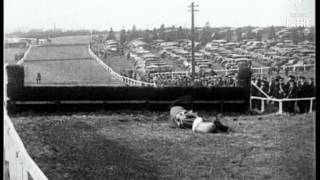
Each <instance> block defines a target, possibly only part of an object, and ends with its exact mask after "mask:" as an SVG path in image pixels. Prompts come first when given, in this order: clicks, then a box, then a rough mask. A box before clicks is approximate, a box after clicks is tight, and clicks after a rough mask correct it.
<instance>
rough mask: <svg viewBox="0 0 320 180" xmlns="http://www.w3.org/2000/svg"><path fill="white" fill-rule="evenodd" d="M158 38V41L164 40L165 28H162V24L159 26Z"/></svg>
mask: <svg viewBox="0 0 320 180" xmlns="http://www.w3.org/2000/svg"><path fill="white" fill-rule="evenodd" d="M159 38H160V39H165V26H164V24H161V26H160V29H159Z"/></svg>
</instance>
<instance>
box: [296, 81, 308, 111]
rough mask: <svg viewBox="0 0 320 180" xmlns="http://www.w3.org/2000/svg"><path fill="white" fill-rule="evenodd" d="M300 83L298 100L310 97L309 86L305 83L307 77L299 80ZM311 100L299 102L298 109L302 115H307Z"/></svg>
mask: <svg viewBox="0 0 320 180" xmlns="http://www.w3.org/2000/svg"><path fill="white" fill-rule="evenodd" d="M299 80H300V82H299V83H298V98H305V97H308V89H309V87H308V84H307V83H306V82H305V77H303V76H302V77H300V78H299ZM309 103H310V102H309V100H300V101H298V107H299V110H300V113H307V112H308V108H309Z"/></svg>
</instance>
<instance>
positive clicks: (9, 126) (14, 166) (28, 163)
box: [3, 64, 48, 180]
mask: <svg viewBox="0 0 320 180" xmlns="http://www.w3.org/2000/svg"><path fill="white" fill-rule="evenodd" d="M7 65H8V64H5V65H4V71H3V72H4V91H3V93H4V94H3V97H4V109H3V112H4V116H3V117H4V118H3V120H4V123H3V125H4V127H3V130H4V134H3V135H4V152H3V153H4V154H3V155H4V179H5V180H26V179H28V180H30V179H33V180H48V178H47V177H46V176H45V175H44V173H43V172H42V171H41V169H40V168H39V167H38V166H37V164H36V163H35V162H34V161H33V160H32V158H31V157H30V156H29V154H28V152H27V151H26V149H25V147H24V145H23V143H22V141H21V139H20V137H19V135H18V133H17V131H16V130H15V128H14V125H13V123H12V121H11V119H10V117H9V116H8V114H7V101H8V100H9V98H8V97H7V82H8V77H7V73H6V71H5V70H6V66H7Z"/></svg>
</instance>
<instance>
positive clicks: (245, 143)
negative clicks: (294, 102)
mask: <svg viewBox="0 0 320 180" xmlns="http://www.w3.org/2000/svg"><path fill="white" fill-rule="evenodd" d="M199 115H202V116H203V117H204V118H205V119H211V118H212V117H213V115H214V112H199ZM167 118H168V114H167V113H161V112H125V113H124V112H100V113H91V114H88V113H87V114H85V113H75V114H72V113H70V114H60V115H57V114H55V115H50V114H33V113H24V114H16V115H15V116H13V117H12V120H13V122H14V124H15V127H16V129H17V131H18V133H19V135H20V136H21V138H22V140H23V142H24V144H25V146H26V148H27V150H28V152H29V153H30V154H31V156H32V158H33V159H34V160H35V161H36V163H37V164H38V165H39V166H40V168H41V169H42V170H43V171H44V173H45V174H46V175H47V176H48V178H49V179H52V180H55V179H59V180H61V179H78V180H82V179H94V180H99V179H148V180H149V179H190V180H191V179H218V180H220V179H228V180H233V179H234V180H239V179H246V180H251V179H252V180H257V179H277V180H311V179H315V167H314V165H315V145H314V144H315V136H314V135H315V129H314V128H315V126H314V123H315V114H308V115H297V116H289V115H281V116H280V115H269V116H247V115H236V114H233V115H232V116H231V114H230V116H226V117H225V118H224V119H223V120H222V122H223V123H225V124H228V125H229V126H230V127H232V128H233V129H234V131H235V132H234V133H231V134H193V133H192V132H191V130H182V129H171V128H169V127H168V125H167Z"/></svg>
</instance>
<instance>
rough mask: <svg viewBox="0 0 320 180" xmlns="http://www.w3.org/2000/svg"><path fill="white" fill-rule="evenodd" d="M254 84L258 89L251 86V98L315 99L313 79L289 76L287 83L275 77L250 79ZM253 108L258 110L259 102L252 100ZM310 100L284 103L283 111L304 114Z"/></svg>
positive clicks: (279, 77) (281, 78)
mask: <svg viewBox="0 0 320 180" xmlns="http://www.w3.org/2000/svg"><path fill="white" fill-rule="evenodd" d="M252 81H253V82H254V84H256V85H257V86H258V87H259V88H260V90H262V91H263V92H264V93H262V92H261V91H260V90H258V88H256V87H254V86H252V88H251V94H252V96H259V97H265V94H266V95H268V96H270V97H272V98H277V99H283V98H288V99H290V98H307V97H315V88H316V85H315V81H314V78H312V77H311V78H308V79H307V78H305V77H304V76H299V77H295V76H293V75H289V76H288V79H287V81H286V82H285V81H284V78H283V77H281V76H277V77H276V78H271V79H269V80H268V79H267V77H260V78H255V77H253V78H252ZM252 106H253V108H259V106H260V101H259V100H253V102H252ZM309 106H310V100H299V101H285V102H284V110H285V111H287V112H289V113H296V112H300V113H306V112H308V110H309Z"/></svg>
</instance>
